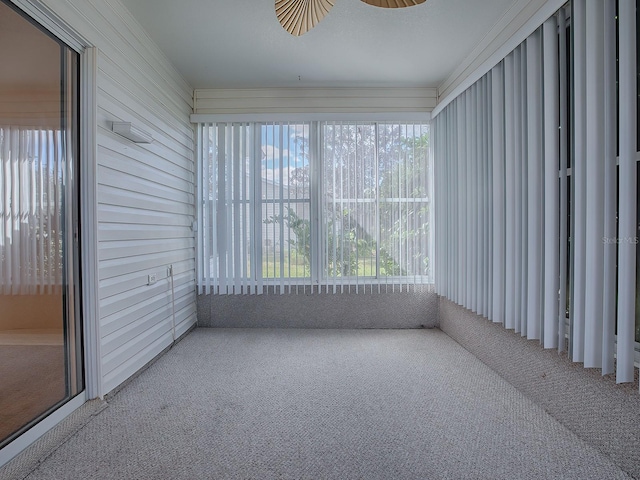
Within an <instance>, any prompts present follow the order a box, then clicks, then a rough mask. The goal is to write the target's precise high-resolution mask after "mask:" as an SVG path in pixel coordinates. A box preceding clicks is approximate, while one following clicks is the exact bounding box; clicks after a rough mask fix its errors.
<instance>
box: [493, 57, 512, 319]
mask: <svg viewBox="0 0 640 480" xmlns="http://www.w3.org/2000/svg"><path fill="white" fill-rule="evenodd" d="M504 91H505V84H504V63H503V62H502V63H499V64H498V65H496V66H495V67H493V69H492V70H491V105H492V108H491V122H492V130H491V133H492V138H491V144H492V147H493V151H492V167H491V168H492V170H493V179H492V185H491V191H492V192H493V198H492V202H493V222H492V227H493V228H492V234H493V237H492V240H493V266H492V269H493V275H492V281H493V288H492V304H493V306H492V310H491V311H492V319H493V321H494V322H498V323H503V324H504V323H505V259H506V258H508V255H507V254H505V253H506V228H505V223H506V222H505V207H506V205H505V203H506V202H505V162H504V158H505V157H504V155H505V138H504V134H505V128H504V127H505V118H504V117H505V114H504V112H505V107H504V104H505V101H504V95H505V93H504Z"/></svg>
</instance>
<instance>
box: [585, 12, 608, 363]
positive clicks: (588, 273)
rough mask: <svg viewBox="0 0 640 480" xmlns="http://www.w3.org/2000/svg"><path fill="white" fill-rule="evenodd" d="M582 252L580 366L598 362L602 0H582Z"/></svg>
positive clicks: (601, 260) (601, 230)
mask: <svg viewBox="0 0 640 480" xmlns="http://www.w3.org/2000/svg"><path fill="white" fill-rule="evenodd" d="M586 31H587V32H589V34H588V35H587V36H586V46H585V50H586V66H585V70H586V95H587V97H586V100H587V101H586V112H585V113H586V135H587V138H586V162H585V164H586V192H588V195H586V204H585V207H586V211H587V212H588V215H586V224H585V228H586V245H585V247H586V255H587V258H588V259H589V261H588V262H587V263H586V269H585V322H584V334H585V341H584V366H585V367H588V368H595V367H601V366H602V312H603V310H602V306H603V287H604V284H603V277H604V245H603V241H602V238H603V236H604V138H603V132H602V126H601V123H600V122H601V121H602V120H601V119H602V114H603V112H604V2H603V1H602V0H587V2H586Z"/></svg>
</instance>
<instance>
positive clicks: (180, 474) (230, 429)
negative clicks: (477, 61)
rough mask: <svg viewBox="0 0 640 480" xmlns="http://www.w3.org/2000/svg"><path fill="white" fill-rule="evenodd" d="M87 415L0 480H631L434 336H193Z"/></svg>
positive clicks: (212, 332) (258, 332) (223, 332)
mask: <svg viewBox="0 0 640 480" xmlns="http://www.w3.org/2000/svg"><path fill="white" fill-rule="evenodd" d="M91 415H92V416H90V418H87V419H86V420H85V421H84V422H81V424H80V426H78V427H77V428H71V427H69V425H68V424H67V423H65V422H63V424H61V425H60V426H59V427H57V428H56V429H54V431H53V432H52V434H51V435H54V436H55V435H56V434H57V433H56V432H67V433H65V434H64V436H62V438H60V439H59V440H58V441H56V442H55V443H53V442H51V438H52V437H51V436H48V437H47V438H45V439H44V440H43V442H45V444H46V445H49V447H50V448H49V447H48V448H44V447H43V448H38V447H37V446H36V447H34V448H31V449H30V450H29V452H27V454H26V455H22V456H20V457H18V458H16V459H15V460H14V461H12V462H10V463H9V464H8V465H7V466H5V467H4V468H2V469H0V478H2V479H7V478H12V479H22V478H26V479H29V480H39V479H69V480H71V479H82V480H84V479H118V480H119V479H271V478H273V479H275V478H278V479H484V478H486V479H509V480H512V479H557V478H564V479H598V480H600V479H623V478H629V477H628V475H627V474H625V473H624V472H623V471H622V470H621V469H620V468H618V467H617V466H616V465H615V464H614V463H613V462H612V461H611V460H610V459H609V458H608V457H607V456H605V455H603V454H601V453H600V452H598V451H597V450H595V449H594V448H592V447H590V446H589V445H587V444H586V443H585V442H583V441H581V440H580V439H579V438H578V437H576V436H575V435H574V434H573V433H571V432H570V431H569V430H567V429H566V428H565V427H563V426H562V425H561V424H560V423H558V422H557V421H556V420H554V419H553V418H552V417H550V416H549V415H548V414H547V413H545V411H544V410H543V409H542V408H540V407H538V406H537V405H536V404H534V403H533V402H532V401H530V400H529V399H527V398H526V397H525V396H524V395H523V394H521V393H520V392H519V391H518V390H516V389H515V388H514V387H513V386H511V385H510V384H509V383H507V382H506V381H505V380H503V379H502V378H501V377H500V376H498V375H497V374H496V373H495V372H493V371H492V370H491V369H490V368H488V367H487V366H486V365H484V364H483V363H482V362H480V361H479V360H478V359H477V358H476V357H474V356H473V355H471V354H470V353H469V352H467V351H466V350H465V349H464V348H462V347H461V346H460V345H458V344H457V343H455V342H454V341H453V340H452V339H451V338H450V337H448V336H447V335H445V334H444V333H442V332H441V331H439V330H285V329H281V330H276V329H273V330H272V329H264V330H262V329H248V330H245V329H229V330H227V329H198V330H195V331H194V332H193V333H191V334H190V335H188V336H187V337H186V338H185V339H184V340H182V341H181V342H180V343H178V344H177V345H176V346H175V347H174V348H173V349H172V350H170V351H169V352H168V353H166V354H165V355H164V356H162V357H161V358H160V359H159V360H158V361H157V362H155V363H154V364H153V365H152V366H151V367H150V368H148V369H147V370H145V371H144V372H143V373H142V374H141V375H139V376H138V377H136V378H135V379H133V380H132V381H131V382H130V383H129V384H127V385H126V386H125V387H124V388H123V389H122V390H120V391H119V392H118V393H116V394H115V395H113V396H112V397H111V398H109V399H108V400H107V402H106V408H104V409H103V410H101V411H99V412H95V409H94V411H93V413H91ZM73 421H76V422H77V421H78V420H77V419H76V420H73ZM46 442H49V443H46Z"/></svg>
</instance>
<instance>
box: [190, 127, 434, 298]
mask: <svg viewBox="0 0 640 480" xmlns="http://www.w3.org/2000/svg"><path fill="white" fill-rule="evenodd" d="M198 138H199V145H200V153H199V160H198V161H199V164H198V172H199V177H200V178H199V181H198V188H199V191H198V199H199V204H200V208H199V212H198V221H199V224H200V225H201V226H202V228H201V229H200V234H199V239H198V260H197V265H198V278H199V288H200V292H205V293H211V292H213V293H215V294H261V293H265V292H266V293H270V292H275V293H279V294H284V293H294V292H295V293H300V292H302V293H305V292H307V291H309V290H311V287H324V291H325V292H328V291H331V292H333V293H338V292H347V291H349V290H350V289H351V287H355V291H356V293H358V292H362V291H369V292H373V290H374V288H375V289H376V290H377V291H381V290H382V288H383V287H382V285H384V289H385V290H386V289H389V290H391V291H395V290H398V291H401V290H405V291H406V290H408V289H409V287H410V286H413V285H415V284H416V283H420V284H424V283H428V282H429V281H430V279H431V278H432V273H431V265H430V264H429V262H430V259H431V255H430V248H431V247H430V242H429V238H430V235H431V228H432V221H431V218H432V211H431V209H432V207H431V203H432V198H431V192H430V191H429V184H430V172H429V168H430V167H429V162H430V158H429V152H430V149H429V127H428V125H425V124H398V123H388V124H387V123H373V122H367V123H355V122H348V123H343V122H325V123H318V122H306V123H288V122H276V123H273V122H272V123H216V124H201V126H200V128H199V133H198ZM381 284H382V285H381ZM374 286H375V287H374ZM265 287H269V288H265ZM367 287H368V289H367ZM319 289H320V290H321V289H322V288H314V289H313V291H318V290H319Z"/></svg>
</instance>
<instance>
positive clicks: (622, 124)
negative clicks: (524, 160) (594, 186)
mask: <svg viewBox="0 0 640 480" xmlns="http://www.w3.org/2000/svg"><path fill="white" fill-rule="evenodd" d="M618 5H619V7H618V8H619V12H618V21H619V39H618V41H619V48H620V53H619V56H620V58H619V69H620V75H619V76H620V83H619V91H620V107H619V121H618V124H619V128H620V130H619V135H620V137H619V142H620V147H619V149H620V177H619V178H620V192H619V199H620V201H619V204H618V236H619V239H620V242H619V244H618V331H617V350H618V351H617V354H618V355H617V369H616V380H617V381H618V382H632V381H633V343H634V342H633V340H634V325H635V315H636V312H635V309H636V304H635V303H636V299H635V296H636V272H635V267H636V245H635V242H633V241H631V239H636V238H637V236H638V229H637V217H636V201H635V199H636V198H637V195H638V192H637V187H638V185H637V165H636V151H637V121H638V120H637V111H636V110H637V104H636V99H637V79H636V28H637V26H636V2H635V1H634V0H619V4H618Z"/></svg>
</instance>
